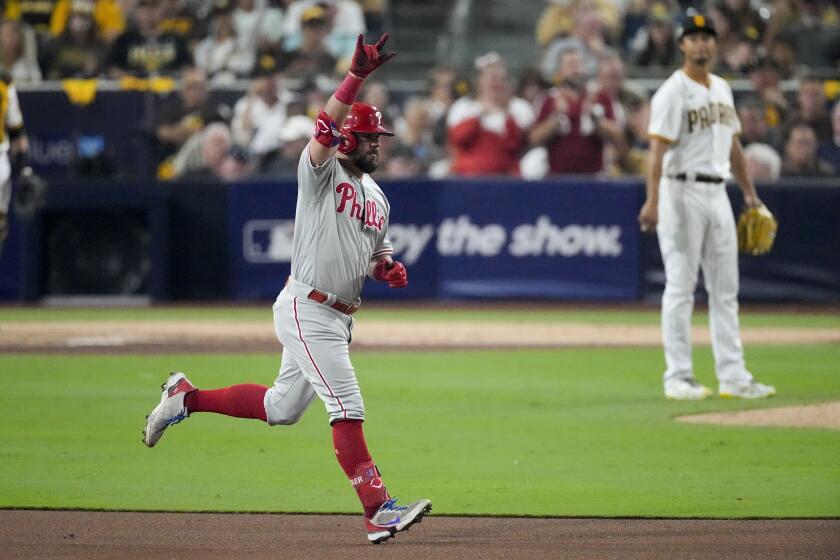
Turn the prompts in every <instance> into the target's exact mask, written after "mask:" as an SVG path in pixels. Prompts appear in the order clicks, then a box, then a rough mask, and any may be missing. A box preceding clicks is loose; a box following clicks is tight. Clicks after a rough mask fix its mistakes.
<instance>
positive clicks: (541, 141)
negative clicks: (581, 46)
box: [529, 49, 622, 175]
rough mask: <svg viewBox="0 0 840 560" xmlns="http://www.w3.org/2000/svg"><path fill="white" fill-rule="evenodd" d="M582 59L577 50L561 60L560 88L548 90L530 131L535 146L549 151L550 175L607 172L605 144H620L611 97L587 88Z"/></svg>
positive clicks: (567, 52) (558, 82) (564, 53)
mask: <svg viewBox="0 0 840 560" xmlns="http://www.w3.org/2000/svg"><path fill="white" fill-rule="evenodd" d="M585 76H586V75H585V73H584V69H583V58H582V57H581V55H580V53H579V52H578V51H576V50H574V49H570V50H567V51H564V52H563V53H562V55H561V57H560V70H559V72H558V74H557V86H556V87H554V88H552V89H551V90H549V92H548V95H547V96H546V97H545V99H544V100H543V101H542V103H541V105H540V108H539V110H538V112H537V124H536V125H535V126H534V128H533V129H531V132H530V134H529V140H530V143H531V145H532V146H542V145H544V146H545V147H546V149H547V150H548V172H549V174H551V175H556V174H560V173H599V172H601V171H603V169H604V141H605V140H612V141H615V142H621V141H622V138H621V127H620V126H619V125H618V124H617V122H616V115H615V111H614V106H613V103H612V101H611V100H610V98H609V96H608V95H607V94H606V93H605V92H603V91H596V89H597V88H595V89H591V88H588V87H587V83H586V78H585Z"/></svg>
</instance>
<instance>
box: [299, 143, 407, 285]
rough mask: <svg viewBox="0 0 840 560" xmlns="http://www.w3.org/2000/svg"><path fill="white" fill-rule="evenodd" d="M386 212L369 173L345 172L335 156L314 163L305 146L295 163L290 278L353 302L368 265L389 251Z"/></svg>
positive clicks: (386, 200) (384, 203)
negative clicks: (293, 223)
mask: <svg viewBox="0 0 840 560" xmlns="http://www.w3.org/2000/svg"><path fill="white" fill-rule="evenodd" d="M389 211H390V207H389V205H388V199H387V198H385V194H384V193H383V192H382V189H380V188H379V185H377V184H376V182H375V181H374V180H373V179H371V177H370V175H368V174H365V175H363V176H362V179H361V180H359V179H357V178H356V177H353V176H351V175H350V174H348V173H347V171H345V170H344V168H343V167H342V166H341V164H340V163H339V161H338V158H336V157H331V158H330V159H328V160H327V161H326V162H325V163H324V164H323V165H321V166H319V167H314V166H313V165H312V163H311V160H310V158H309V147H308V146H307V148H306V149H305V150H304V151H303V154H302V155H301V157H300V163H299V164H298V200H297V211H296V215H295V237H294V242H293V246H292V278H294V279H295V280H297V281H299V282H302V283H304V284H307V285H309V286H312V287H314V288H317V289H318V290H321V291H323V292H327V293H331V294H334V295H336V296H337V297H338V298H340V299H342V300H345V301H357V300H358V299H359V295H360V294H361V292H362V286H363V285H364V282H365V278H366V276H367V273H368V266H369V265H370V263H371V262H372V261H375V260H379V259H381V258H383V257H385V256H387V255H390V254H391V253H392V252H393V248H392V245H391V241H390V240H389V239H388V213H389Z"/></svg>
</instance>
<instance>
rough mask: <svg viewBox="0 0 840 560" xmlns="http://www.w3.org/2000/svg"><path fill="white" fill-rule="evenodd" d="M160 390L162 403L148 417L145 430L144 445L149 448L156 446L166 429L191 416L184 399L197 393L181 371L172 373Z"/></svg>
mask: <svg viewBox="0 0 840 560" xmlns="http://www.w3.org/2000/svg"><path fill="white" fill-rule="evenodd" d="M160 388H161V390H162V391H163V394H162V395H161V397H160V403H159V404H158V405H157V406H156V407H154V408H153V409H152V411H151V412H150V413H149V415H148V416H146V429H144V430H143V443H145V444H146V445H147V446H148V447H154V446H155V444H156V443H157V442H158V440H159V439H160V438H161V436H162V435H163V431H164V430H165V429H166V428H168V427H169V426H171V425H172V424H177V423H178V422H180V421H181V420H183V419H184V418H186V417H188V416H189V415H190V413H189V412H188V411H187V408H186V407H185V406H184V397H186V396H187V393H189V392H190V391H195V386H194V385H193V384H192V383H190V380H189V379H187V376H186V375H184V374H183V373H181V372H180V371H173V372H172V373H170V374H169V377H168V378H167V379H166V382H165V383H164V384H163V385H161V386H160Z"/></svg>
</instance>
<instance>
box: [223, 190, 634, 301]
mask: <svg viewBox="0 0 840 560" xmlns="http://www.w3.org/2000/svg"><path fill="white" fill-rule="evenodd" d="M382 186H383V189H384V190H385V192H386V195H387V196H388V198H389V201H390V203H391V226H390V230H389V233H390V237H391V241H392V242H393V244H394V250H395V257H396V258H397V259H399V260H401V261H403V262H404V263H405V264H406V266H407V267H408V270H409V287H408V288H407V289H406V290H390V289H388V288H387V287H385V286H383V285H381V284H376V283H374V282H369V283H368V285H367V287H366V289H365V294H364V295H365V297H373V298H458V299H465V298H518V299H523V298H525V299H599V300H628V299H629V300H632V299H637V298H638V297H639V280H640V273H639V238H638V228H637V227H636V221H635V220H636V212H637V208H638V204H639V185H638V184H635V183H634V184H624V183H601V182H563V183H550V182H544V183H522V182H518V181H517V182H514V181H510V182H505V181H494V182H487V181H458V182H454V181H447V182H431V181H407V182H385V183H383V185H382ZM296 196H297V191H296V186H295V185H294V184H293V183H273V184H268V183H259V184H248V185H240V186H238V187H236V188H233V189H231V191H230V199H229V216H230V223H229V226H230V232H231V245H230V250H231V256H232V259H233V264H232V266H231V271H232V274H233V278H232V291H233V296H234V297H235V298H244V299H253V298H267V297H273V296H274V295H276V293H277V292H278V291H279V289H280V287H282V283H283V281H284V280H285V277H286V276H287V275H288V273H289V268H290V259H291V248H292V235H293V231H294V210H295V200H296Z"/></svg>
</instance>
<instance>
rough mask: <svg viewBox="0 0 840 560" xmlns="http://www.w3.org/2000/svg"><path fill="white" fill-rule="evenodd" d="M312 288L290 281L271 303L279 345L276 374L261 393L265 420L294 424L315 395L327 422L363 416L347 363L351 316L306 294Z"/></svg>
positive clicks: (357, 388) (363, 410) (357, 387)
mask: <svg viewBox="0 0 840 560" xmlns="http://www.w3.org/2000/svg"><path fill="white" fill-rule="evenodd" d="M311 290H312V288H311V287H309V286H306V285H304V284H301V283H299V282H296V281H294V280H290V281H289V283H288V285H287V286H286V287H285V288H284V289H283V291H281V292H280V295H278V296H277V300H276V301H275V303H274V306H273V310H274V330H275V333H276V334H277V339H278V340H279V341H280V343H281V344H282V345H283V358H282V361H281V363H280V372H279V375H278V376H277V379H276V380H275V381H274V385H273V386H272V387H271V388H269V390H268V391H267V392H266V394H265V399H264V404H265V411H266V417H267V420H268V423H269V424H270V425H272V426H273V425H277V424H294V423H295V422H297V421H298V420H299V419H300V417H301V415H303V412H304V411H305V410H306V408H307V407H308V406H309V404H310V403H311V402H312V400H313V399H314V398H315V395H317V396H318V397H320V399H321V400H322V401H323V402H324V405H325V406H326V409H327V413H328V414H329V417H330V423H332V422H335V421H336V420H347V419H351V420H364V418H365V407H364V403H363V401H362V394H361V391H360V390H359V384H358V382H357V380H356V372H355V370H354V369H353V364H351V363H350V347H349V345H350V339H351V330H352V328H353V319H352V317H350V316H348V315H345V314H343V313H341V312H340V311H337V310H335V309H333V308H331V307H329V306H327V305H323V304H320V303H317V302H314V301H312V300H310V299H308V298H307V295H308V294H309V292H310V291H311Z"/></svg>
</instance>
